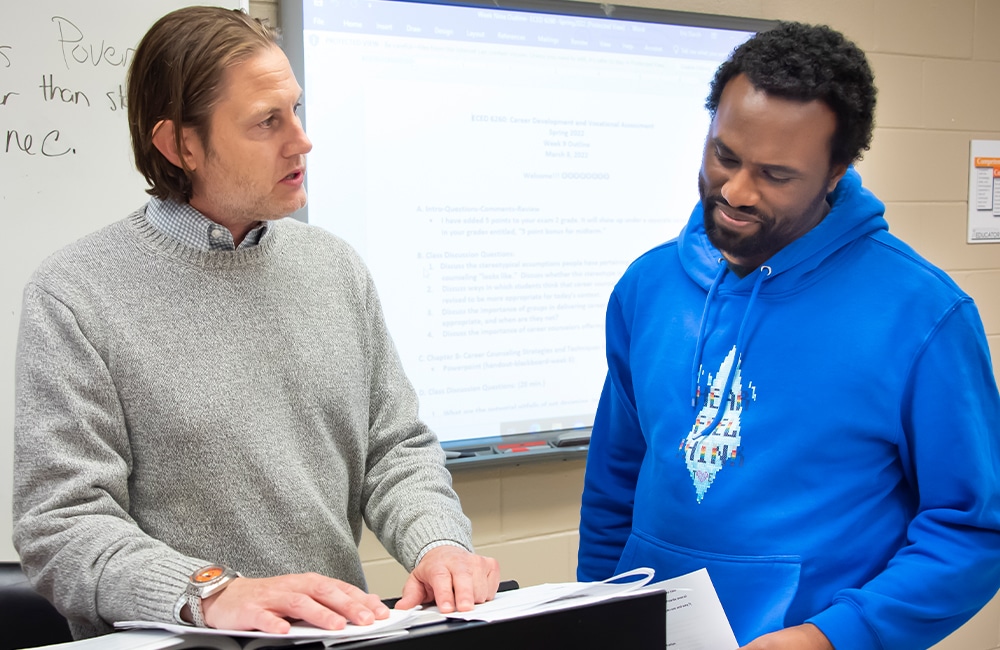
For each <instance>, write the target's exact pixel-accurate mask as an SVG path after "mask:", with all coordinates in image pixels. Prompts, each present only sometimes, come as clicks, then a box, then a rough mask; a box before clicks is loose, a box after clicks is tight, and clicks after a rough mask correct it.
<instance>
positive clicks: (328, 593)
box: [201, 553, 429, 634]
mask: <svg viewBox="0 0 1000 650" xmlns="http://www.w3.org/2000/svg"><path fill="white" fill-rule="evenodd" d="M428 555H429V553H428ZM201 608H202V613H203V614H204V615H205V624H206V625H208V626H209V627H214V628H221V629H227V630H260V631H261V632H271V633H274V634H285V633H287V632H288V630H289V628H290V627H291V623H289V619H291V620H302V621H305V622H306V623H311V624H312V625H315V626H316V627H320V628H323V629H325V630H340V629H343V627H344V625H346V623H347V622H348V621H350V622H351V623H354V624H356V625H371V624H372V623H374V622H375V620H376V619H381V618H386V617H387V616H389V608H388V607H386V606H385V605H384V604H382V601H381V600H379V597H378V596H376V595H375V594H366V593H365V592H364V591H362V590H360V589H358V588H357V587H355V586H354V585H351V584H348V583H346V582H343V581H342V580H335V579H333V578H328V577H326V576H321V575H319V574H316V573H300V574H295V575H284V576H277V577H274V578H236V579H235V580H233V581H232V582H231V583H230V584H229V586H228V587H226V588H225V589H224V590H223V591H221V592H219V593H218V594H213V595H212V596H209V597H208V598H206V599H205V600H204V601H202V604H201Z"/></svg>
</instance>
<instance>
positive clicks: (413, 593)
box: [396, 546, 500, 614]
mask: <svg viewBox="0 0 1000 650" xmlns="http://www.w3.org/2000/svg"><path fill="white" fill-rule="evenodd" d="M499 586H500V564H499V563H497V561H496V560H494V559H493V558H491V557H483V556H481V555H475V554H473V553H470V552H469V551H467V550H465V549H464V548H459V547H458V546H439V547H437V548H432V549H431V550H429V551H428V552H427V553H426V554H425V555H424V557H423V558H422V559H421V560H420V564H418V565H417V566H416V568H415V569H413V573H411V574H410V577H409V578H408V579H407V581H406V584H405V585H403V597H402V598H400V599H399V601H398V602H397V603H396V609H410V608H411V607H416V606H417V605H420V604H421V603H425V602H429V601H432V600H433V601H434V602H435V604H437V606H438V609H440V610H441V611H442V612H443V613H445V614H447V613H449V612H454V611H455V610H456V609H457V610H458V611H460V612H467V611H469V610H471V609H472V608H473V607H474V606H475V605H476V604H478V603H485V602H486V601H487V600H493V596H495V595H496V593H497V587H499Z"/></svg>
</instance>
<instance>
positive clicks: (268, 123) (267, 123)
mask: <svg viewBox="0 0 1000 650" xmlns="http://www.w3.org/2000/svg"><path fill="white" fill-rule="evenodd" d="M260 125H261V126H262V127H264V128H265V129H266V128H270V127H271V126H273V125H274V116H273V115H272V116H271V117H269V118H267V119H266V120H264V121H263V122H261V123H260Z"/></svg>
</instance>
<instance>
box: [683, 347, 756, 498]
mask: <svg viewBox="0 0 1000 650" xmlns="http://www.w3.org/2000/svg"><path fill="white" fill-rule="evenodd" d="M734 364H735V368H734V367H733V366H734ZM730 376H732V385H731V386H730V389H729V394H728V395H726V396H725V397H723V395H724V393H725V392H726V384H727V383H729V377H730ZM748 387H749V389H750V390H749V392H748V393H747V396H748V397H749V398H750V399H754V400H755V399H756V395H755V394H754V391H753V385H752V384H750V383H749V382H748ZM744 406H745V404H744V394H743V377H742V372H741V369H740V363H739V359H737V358H736V346H733V348H732V349H731V350H730V351H729V354H728V355H726V358H725V359H724V360H723V361H722V365H720V366H719V371H718V372H717V373H716V374H715V375H714V376H712V375H709V376H708V391H707V393H706V395H705V402H704V404H703V405H702V407H701V410H700V411H698V416H697V418H695V421H694V426H692V427H691V431H690V432H689V433H688V434H687V436H686V437H685V438H683V439H682V440H681V443H680V446H679V447H678V451H679V452H680V453H683V454H684V462H685V464H686V466H687V469H688V472H689V473H690V474H691V481H692V483H693V484H694V489H695V498H697V500H698V503H701V502H702V500H703V499H704V498H705V493H706V492H708V488H710V487H712V482H713V481H715V477H716V475H717V474H718V473H719V472H721V471H722V468H723V467H725V466H726V465H727V464H731V463H735V461H736V455H737V452H738V451H739V448H740V442H741V438H740V429H741V425H740V416H741V414H742V413H743V408H744ZM720 412H721V413H720ZM720 415H721V417H720Z"/></svg>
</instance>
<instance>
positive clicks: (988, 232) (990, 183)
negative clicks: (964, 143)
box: [968, 140, 1000, 244]
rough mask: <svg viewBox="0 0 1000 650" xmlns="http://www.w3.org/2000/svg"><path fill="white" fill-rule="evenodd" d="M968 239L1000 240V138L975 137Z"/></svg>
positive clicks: (975, 242)
mask: <svg viewBox="0 0 1000 650" xmlns="http://www.w3.org/2000/svg"><path fill="white" fill-rule="evenodd" d="M968 241H969V243H970V244H983V243H988V242H1000V140H973V141H972V145H971V147H970V151H969V240H968Z"/></svg>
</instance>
